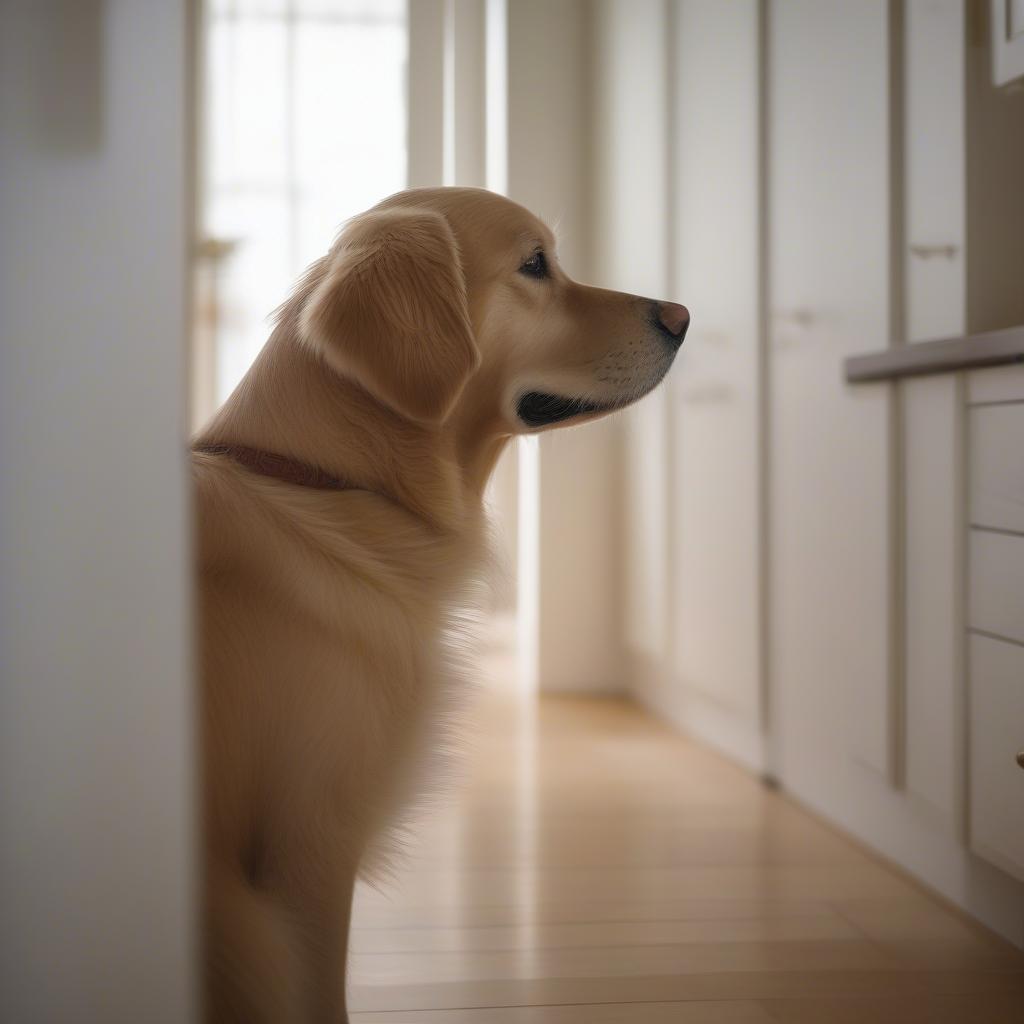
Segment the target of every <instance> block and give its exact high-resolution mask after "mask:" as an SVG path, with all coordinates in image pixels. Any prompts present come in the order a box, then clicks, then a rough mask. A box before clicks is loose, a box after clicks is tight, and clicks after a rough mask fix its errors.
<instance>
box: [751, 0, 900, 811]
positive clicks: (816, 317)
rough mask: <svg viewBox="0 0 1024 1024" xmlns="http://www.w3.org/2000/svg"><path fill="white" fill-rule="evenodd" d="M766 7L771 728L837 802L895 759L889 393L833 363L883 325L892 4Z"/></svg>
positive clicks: (810, 788)
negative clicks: (856, 779)
mask: <svg viewBox="0 0 1024 1024" xmlns="http://www.w3.org/2000/svg"><path fill="white" fill-rule="evenodd" d="M769 10H770V15H769V22H768V38H767V45H768V68H769V78H768V82H767V88H768V96H767V109H768V123H767V126H766V128H767V139H768V147H769V148H768V182H769V187H768V203H769V210H768V223H769V226H770V227H769V237H768V245H767V259H768V266H769V267H770V272H769V275H768V277H769V296H768V305H769V309H768V328H769V346H770V347H769V364H770V365H769V370H768V379H769V382H770V384H769V402H770V437H771V445H770V449H771V450H770V458H769V467H770V500H769V517H768V519H769V545H770V566H771V571H770V585H769V601H768V615H769V621H770V637H769V650H770V679H771V686H772V717H771V728H772V730H773V732H774V733H775V735H774V737H773V742H774V744H775V745H776V746H777V747H778V749H779V751H780V762H779V765H778V769H779V773H780V775H781V777H782V779H783V781H784V782H785V783H786V784H787V785H790V786H792V787H793V788H794V789H795V790H796V791H797V792H798V793H801V794H802V795H804V796H805V798H808V799H811V800H812V801H813V800H815V799H816V798H817V799H824V795H825V794H826V793H831V794H832V796H833V798H834V799H836V800H837V801H839V802H842V801H843V800H844V796H845V794H846V793H847V792H848V791H847V788H846V787H847V783H846V777H848V776H849V775H850V774H851V773H853V774H857V773H863V772H867V773H868V774H869V775H870V776H871V777H872V778H873V779H878V780H881V781H883V782H884V780H885V779H886V778H887V777H888V775H889V773H890V769H891V763H890V746H891V737H890V734H889V721H890V714H889V711H890V691H889V673H890V635H889V623H890V621H891V618H892V616H891V608H890V607H889V603H888V602H889V600H890V587H889V581H890V564H891V562H890V557H891V553H890V535H889V500H890V492H889V459H890V454H891V453H890V412H891V405H890V398H889V394H888V391H887V389H886V387H885V386H877V387H872V386H869V387H864V388H859V389H853V388H849V387H847V386H845V385H844V384H843V381H842V374H841V372H840V368H841V366H842V361H843V358H844V357H845V356H847V355H850V354H853V353H857V352H863V351H865V350H871V349H880V348H884V347H885V346H886V344H887V342H888V338H889V277H888V270H887V254H888V252H889V244H890V241H889V216H888V214H889V149H888V137H889V108H888V9H887V5H886V4H885V3H884V2H881V0H870V2H869V0H863V2H858V3H852V4H851V3H848V2H845V0H778V2H774V3H772V4H771V5H770V8H769ZM826 39H827V40H828V45H827V46H826V45H822V40H826Z"/></svg>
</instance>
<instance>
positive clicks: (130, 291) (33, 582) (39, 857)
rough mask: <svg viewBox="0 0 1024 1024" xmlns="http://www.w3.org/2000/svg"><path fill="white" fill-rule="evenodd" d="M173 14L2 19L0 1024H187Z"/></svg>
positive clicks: (181, 407)
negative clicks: (119, 1023)
mask: <svg viewBox="0 0 1024 1024" xmlns="http://www.w3.org/2000/svg"><path fill="white" fill-rule="evenodd" d="M187 13H188V5H187V4H186V3H185V2H184V0H176V2H166V3H159V4H149V3H136V2H135V0H107V2H106V3H100V2H86V0H65V2H61V3H56V2H51V3H44V4H4V5H3V7H2V11H0V181H2V183H3V184H2V188H0V222H2V223H3V230H2V232H0V258H2V263H3V273H2V275H0V310H2V319H3V349H2V353H0V359H2V365H0V463H2V465H3V483H2V485H0V564H2V566H3V570H2V572H0V631H2V633H0V677H2V679H3V684H2V686H0V833H2V840H0V905H2V906H3V914H2V916H0V1019H3V1020H5V1021H152V1022H167V1024H171V1022H174V1024H179V1022H187V1021H190V1020H195V1019H196V1018H197V1015H196V1012H195V1011H196V1002H195V998H194V981H195V971H194V965H193V961H192V952H193V943H192V939H193V919H194V910H195V898H194V897H195V884H194V883H195V875H194V872H193V848H192V846H193V843H192V841H193V836H194V822H193V799H192V798H193V771H194V750H193V744H192V736H193V721H192V681H191V665H190V658H189V642H188V641H189V618H190V616H189V610H188V601H189V592H190V581H189V566H190V564H191V554H190V545H189V540H188V516H189V509H188V496H187V490H186V488H187V459H186V440H185V439H186V425H185V400H186V399H185V345H186V336H187V324H186V305H187V302H186V300H187V286H186V259H187V247H188V241H189V239H188V235H187V232H188V225H189V223H190V217H189V204H188V191H189V189H188V182H189V175H190V170H189V168H188V164H187V154H188V144H187V139H188V136H189V129H188V123H187V121H188V117H187V108H186V102H187V96H188V95H189V91H190V88H191V86H190V83H189V81H188V78H187V76H188V75H189V73H190V59H189V47H188V45H187Z"/></svg>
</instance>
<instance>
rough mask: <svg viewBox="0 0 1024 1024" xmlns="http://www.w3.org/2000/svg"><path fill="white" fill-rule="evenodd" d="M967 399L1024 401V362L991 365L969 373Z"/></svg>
mask: <svg viewBox="0 0 1024 1024" xmlns="http://www.w3.org/2000/svg"><path fill="white" fill-rule="evenodd" d="M967 401H968V402H969V403H971V404H972V405H973V404H974V403H976V402H1024V363H1015V364H1013V365H1011V366H990V367H988V368H986V369H984V370H971V372H970V373H968V374H967Z"/></svg>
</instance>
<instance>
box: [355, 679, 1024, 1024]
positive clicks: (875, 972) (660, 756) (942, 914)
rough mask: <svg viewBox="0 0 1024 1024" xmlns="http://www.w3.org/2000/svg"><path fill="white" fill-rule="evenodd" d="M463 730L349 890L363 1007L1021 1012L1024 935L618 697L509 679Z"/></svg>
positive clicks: (538, 1020)
mask: <svg viewBox="0 0 1024 1024" xmlns="http://www.w3.org/2000/svg"><path fill="white" fill-rule="evenodd" d="M492 664H493V667H494V668H495V676H496V678H500V677H501V674H502V668H503V666H502V664H501V661H500V659H496V660H494V661H493V663H492ZM465 731H466V735H467V742H468V748H469V752H468V754H467V757H466V759H465V763H464V765H463V768H462V772H461V781H460V782H459V783H457V784H455V785H454V787H453V788H452V791H451V792H450V793H449V794H448V795H447V796H446V797H444V798H441V799H438V800H435V801H434V804H433V810H432V811H431V812H429V813H427V814H425V815H423V817H422V821H421V824H420V825H419V826H418V827H417V828H416V830H415V831H414V833H413V836H412V838H411V839H410V842H409V849H408V855H407V858H406V860H405V861H404V863H403V865H402V867H401V869H400V870H399V872H398V873H397V875H396V877H394V878H393V879H392V880H391V881H389V882H387V883H382V884H380V885H379V886H378V887H376V888H370V887H368V886H363V887H361V889H360V891H359V894H358V897H357V901H356V908H355V912H354V919H353V931H352V957H351V963H350V972H349V979H350V992H351V998H350V1002H351V1006H352V1009H353V1011H354V1013H353V1015H352V1020H353V1022H354V1024H371V1022H373V1024H439V1022H451V1024H469V1022H473V1024H512V1022H522V1024H577V1022H588V1024H611V1022H623V1024H627V1022H628V1024H658V1022H663V1021H678V1022H681V1024H818V1022H822V1024H824V1022H828V1024H845V1022H851V1024H853V1022H856V1024H872V1022H877V1024H889V1022H897V1021H898V1022H900V1024H918V1022H921V1024H924V1022H928V1024H974V1022H977V1024H1003V1022H1006V1024H1009V1022H1011V1021H1012V1022H1014V1024H1019V1022H1021V1021H1024V954H1022V953H1020V952H1019V951H1017V950H1015V949H1014V948H1012V947H1011V946H1009V945H1008V944H1007V943H1005V942H1003V941H1002V940H1001V939H999V938H997V937H996V936H994V935H992V934H991V933H989V932H988V931H986V930H985V929H983V928H981V927H980V926H978V925H976V924H975V923H974V922H972V921H970V920H968V919H967V918H966V917H965V916H963V915H961V914H960V913H959V912H957V911H955V910H954V909H952V908H950V907H948V906H946V905H945V904H943V903H941V902H940V901H938V900H936V899H932V898H931V897H930V896H929V895H927V894H926V893H925V892H923V891H922V890H921V888H920V887H918V886H917V885H915V884H914V883H913V882H912V881H910V880H908V879H907V878H906V877H904V876H903V875H902V874H901V873H900V872H898V871H896V870H894V869H892V868H891V867H889V866H888V865H887V864H885V863H884V862H882V861H881V860H880V859H877V858H875V857H874V856H872V855H871V854H869V853H868V852H866V851H865V850H864V848H863V847H861V846H860V845H858V844H855V843H853V842H850V841H849V840H847V839H846V838H845V837H843V836H842V835H840V834H838V833H836V832H835V831H834V830H833V829H832V828H830V827H828V826H826V825H825V824H823V823H822V822H820V821H818V820H817V819H815V818H814V817H812V816H811V815H809V814H808V813H806V812H805V811H803V810H801V809H800V808H798V807H796V806H795V805H793V804H792V803H790V802H789V801H788V800H787V799H786V798H785V796H784V795H782V794H779V793H777V792H773V791H771V790H768V789H765V788H764V787H763V786H762V785H761V784H760V783H759V782H758V781H757V780H756V779H755V778H753V777H752V776H750V775H749V774H748V773H746V772H745V771H743V770H741V769H739V768H738V767H736V766H735V765H733V764H731V763H729V762H728V761H726V760H724V759H723V758H721V757H719V756H718V755H716V754H714V753H712V752H711V751H709V750H707V749H705V748H703V747H701V746H700V745H698V744H694V743H691V742H689V741H687V740H685V739H683V738H681V737H680V736H678V735H677V734H675V733H674V732H673V731H672V730H670V729H668V728H666V727H665V726H663V725H661V724H660V723H658V722H656V721H655V720H653V719H652V718H650V717H649V716H647V715H645V714H644V713H642V712H641V711H639V710H638V709H636V708H635V707H633V706H631V705H629V704H628V703H626V702H624V701H617V700H611V699H591V698H579V699H572V698H546V699H544V700H542V701H541V702H540V703H539V705H538V704H532V703H529V702H525V701H522V700H521V699H519V698H517V697H516V696H515V695H514V693H512V692H511V691H510V690H508V689H502V688H501V687H500V686H496V687H495V688H494V690H493V692H490V693H488V694H487V695H486V696H485V697H483V698H481V700H480V703H479V704H478V706H477V709H476V711H475V713H474V714H473V715H471V716H470V718H469V722H468V723H467V725H466V727H465Z"/></svg>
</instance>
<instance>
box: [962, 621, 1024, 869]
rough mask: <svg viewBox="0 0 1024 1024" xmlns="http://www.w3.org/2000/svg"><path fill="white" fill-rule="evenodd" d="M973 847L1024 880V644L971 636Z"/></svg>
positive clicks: (989, 859) (971, 816) (971, 796)
mask: <svg viewBox="0 0 1024 1024" xmlns="http://www.w3.org/2000/svg"><path fill="white" fill-rule="evenodd" d="M970 720H971V725H970V745H971V746H970V779H971V782H970V808H971V813H970V821H971V849H972V850H973V851H974V852H975V853H976V854H978V856H979V857H984V858H985V859H986V860H987V861H989V862H991V863H992V864H995V865H996V866H997V867H999V868H1002V869H1003V870H1004V871H1007V872H1009V873H1010V874H1011V875H1014V876H1015V877H1016V878H1019V879H1022V880H1024V768H1021V767H1020V765H1019V764H1018V763H1017V755H1018V753H1020V752H1022V751H1024V647H1019V646H1017V645H1016V644H1008V643H1005V642H1003V641H1002V640H990V639H989V638H988V637H983V636H972V637H971V640H970Z"/></svg>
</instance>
